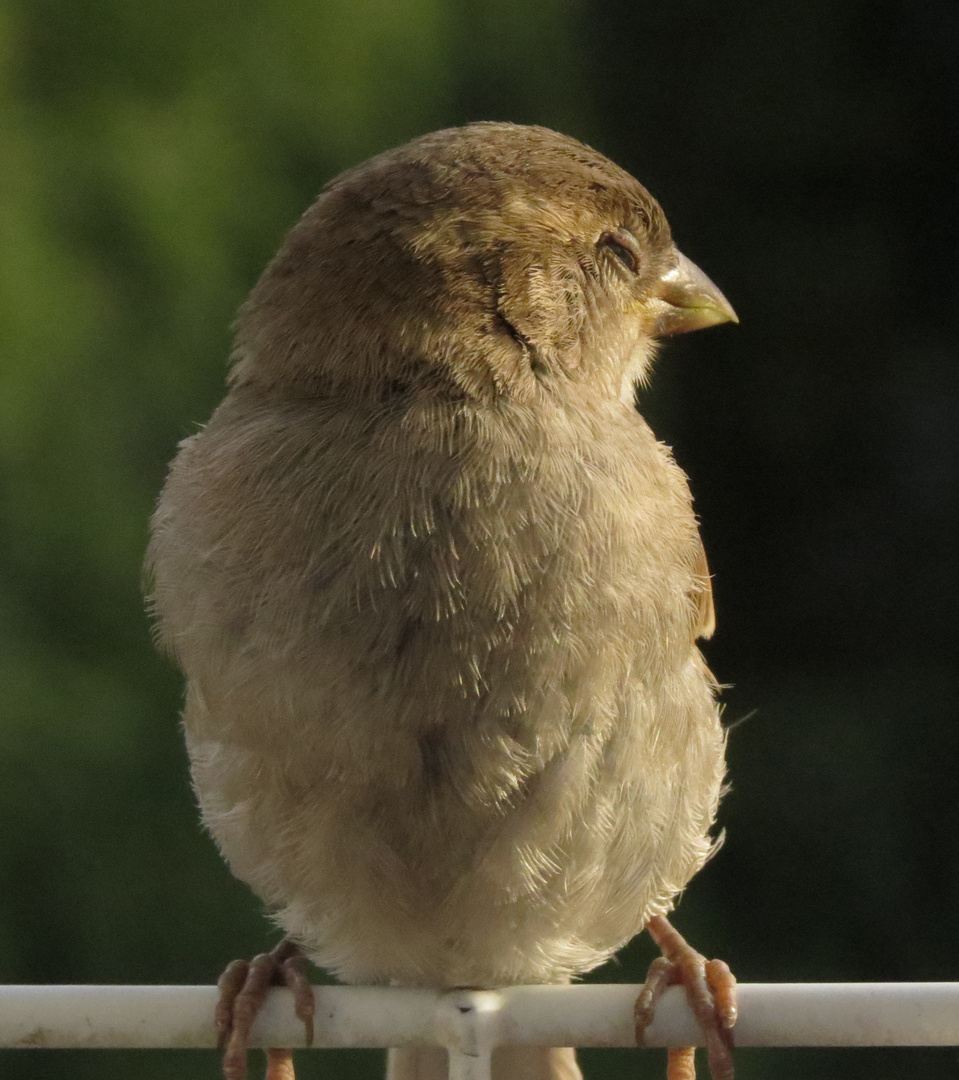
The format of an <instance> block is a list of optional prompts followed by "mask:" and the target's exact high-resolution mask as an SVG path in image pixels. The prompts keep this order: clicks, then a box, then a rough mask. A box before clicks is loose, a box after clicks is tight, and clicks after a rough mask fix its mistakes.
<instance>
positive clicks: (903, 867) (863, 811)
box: [0, 0, 959, 1080]
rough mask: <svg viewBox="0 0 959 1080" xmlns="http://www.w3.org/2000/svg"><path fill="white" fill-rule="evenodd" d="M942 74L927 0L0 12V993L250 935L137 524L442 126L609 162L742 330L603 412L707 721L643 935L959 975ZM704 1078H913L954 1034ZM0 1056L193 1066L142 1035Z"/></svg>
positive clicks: (847, 966)
mask: <svg viewBox="0 0 959 1080" xmlns="http://www.w3.org/2000/svg"><path fill="white" fill-rule="evenodd" d="M957 81H959V5H956V4H955V3H952V2H949V0H943V2H923V0H909V2H908V3H906V0H899V2H886V0H871V2H869V3H866V2H863V0H806V2H797V0H785V2H779V3H768V4H763V3H760V2H758V0H727V2H726V3H723V4H716V3H707V2H705V0H673V2H671V3H668V4H655V5H652V4H644V3H638V2H636V0H620V2H618V3H617V2H607V3H601V2H599V0H596V2H595V3H588V2H585V0H583V2H580V3H572V2H562V0H530V2H528V3H519V2H517V0H493V2H490V0H484V2H482V3H480V2H479V0H459V2H455V0H321V2H317V0H274V2H273V3H272V4H254V3H251V2H243V0H240V2H231V3H226V2H222V0H165V2H164V3H162V4H149V3H142V4H141V3H130V2H129V0H70V2H69V3H64V2H63V0H2V2H0V342H2V349H0V741H2V746H0V980H2V981H5V982H79V983H82V982H118V983H126V982H133V983H136V982H144V983H177V982H183V983H190V982H212V981H213V979H214V977H215V975H216V974H217V972H218V971H219V969H220V968H221V967H222V965H223V963H224V961H226V960H227V959H229V958H232V957H233V956H236V955H244V954H251V953H252V952H254V951H258V950H259V949H260V948H262V947H263V946H264V944H266V943H267V942H272V941H273V940H275V934H273V933H272V932H271V931H270V930H269V929H268V924H267V922H266V921H265V919H264V918H263V917H262V915H261V913H260V911H259V908H258V904H257V902H256V900H255V899H254V898H253V897H252V896H251V895H250V894H249V893H248V892H247V891H246V890H245V888H244V887H242V886H241V885H239V884H237V883H236V882H234V881H233V880H232V879H231V878H230V876H229V874H228V872H227V871H226V870H225V868H224V867H223V865H222V864H221V862H220V860H219V858H218V856H217V855H216V853H215V851H214V849H213V846H212V844H211V843H210V842H209V841H208V839H207V838H206V837H204V836H203V835H202V834H201V832H200V830H199V827H198V825H197V821H196V814H195V810H194V808H193V804H192V797H191V794H190V790H189V784H188V781H187V773H186V761H185V754H184V751H183V750H182V747H181V741H180V735H179V732H178V728H177V720H176V717H177V711H178V708H179V701H180V693H181V690H180V680H179V677H178V675H177V674H176V673H175V672H174V671H173V670H172V668H171V667H170V666H169V665H168V664H167V663H166V662H164V661H163V660H161V659H159V658H158V657H156V656H155V655H154V653H153V651H152V649H151V644H150V635H149V629H148V626H147V621H146V618H145V616H144V614H143V610H142V602H141V599H140V594H139V574H140V570H139V565H140V562H141V558H142V552H143V548H144V545H145V541H146V533H147V520H148V517H149V514H150V511H151V505H152V503H153V500H154V498H155V495H156V492H157V491H158V489H159V487H160V485H161V483H162V479H163V475H164V470H165V465H166V462H167V461H168V460H169V459H170V457H171V456H172V454H173V452H174V447H175V444H176V442H177V440H178V439H180V438H182V437H183V436H184V435H186V434H188V433H190V432H191V431H192V430H194V428H195V425H196V424H197V423H199V422H202V421H203V420H204V419H205V418H206V417H207V416H208V415H209V413H210V411H211V409H212V407H213V405H214V403H215V402H216V401H217V400H218V398H219V396H220V395H221V392H222V383H223V376H224V371H225V358H226V355H227V351H228V347H229V330H228V327H229V324H230V321H231V319H232V316H233V312H234V311H235V309H236V307H237V305H238V304H239V302H240V300H241V299H242V297H243V296H244V294H245V293H246V291H247V290H248V289H249V288H250V286H251V285H252V284H253V282H254V280H255V279H256V277H257V275H258V273H259V270H260V269H261V267H262V265H263V264H264V262H265V261H266V259H267V258H268V257H269V256H270V255H271V254H272V252H273V251H274V250H275V248H276V247H277V245H278V243H279V241H280V238H281V236H282V235H283V233H284V231H285V230H286V228H287V227H288V226H289V225H290V224H291V223H292V222H293V220H295V218H296V217H297V215H298V214H299V213H300V211H301V210H302V209H303V208H304V207H305V206H306V205H307V204H308V203H309V202H310V201H311V200H312V198H313V197H314V195H315V193H316V192H317V190H318V189H319V188H320V186H321V185H322V184H323V183H324V182H325V180H326V179H328V178H329V177H330V176H331V175H333V174H334V173H335V172H337V171H339V170H340V169H341V168H343V167H345V166H347V165H350V164H353V163H355V162H357V161H359V160H361V159H363V158H364V157H366V156H368V155H369V154H371V153H373V152H376V151H379V150H381V149H384V148H386V147H388V146H392V145H395V144H398V143H400V142H403V141H405V140H406V139H407V138H409V137H411V136H413V135H416V134H419V133H421V132H424V131H427V130H430V129H433V128H437V127H441V126H446V125H450V124H458V123H462V122H465V121H468V120H473V119H510V120H516V121H523V122H536V123H542V124H546V125H549V126H552V127H555V128H558V129H560V130H563V131H566V132H568V133H570V134H573V135H576V136H578V137H579V138H581V139H583V140H585V141H586V142H589V143H591V144H593V145H595V146H597V147H598V148H600V149H602V150H603V151H605V152H606V153H608V154H609V155H610V156H611V157H613V158H614V159H615V160H617V161H618V162H619V163H621V164H622V165H624V166H625V167H627V168H629V169H631V170H632V171H633V172H635V173H636V175H637V176H638V177H639V178H640V179H641V180H643V181H644V182H645V183H646V184H647V186H648V187H649V188H650V189H651V190H652V191H653V192H654V193H655V194H656V195H657V196H658V197H659V198H660V200H661V201H662V202H663V204H664V206H665V208H666V210H667V213H668V215H669V217H670V220H671V222H672V225H673V230H674V233H675V235H676V237H677V240H678V242H679V244H680V246H681V247H682V249H683V250H684V251H685V252H686V254H687V255H689V256H690V257H691V258H693V259H694V260H695V261H696V262H698V263H699V264H700V265H701V266H703V267H704V268H705V269H706V270H707V272H708V273H709V274H710V275H711V276H712V277H713V278H714V279H715V280H716V281H717V282H719V283H720V285H721V286H722V288H723V290H724V291H725V292H726V294H727V295H728V296H729V298H730V299H731V300H732V302H733V303H734V305H735V307H736V308H737V310H738V312H739V315H740V317H741V320H742V323H741V325H740V326H739V327H724V328H722V329H718V330H714V331H710V332H708V333H705V334H696V335H692V336H690V337H689V338H685V339H681V340H676V341H674V342H671V343H670V344H669V346H668V348H667V349H666V350H665V353H664V355H663V356H662V358H661V360H660V362H659V365H658V369H657V372H656V376H655V378H654V381H653V385H652V388H651V389H650V390H649V391H648V392H646V394H645V399H644V402H643V410H644V412H645V413H646V415H647V416H648V417H649V418H650V419H651V421H652V422H653V424H654V427H655V428H656V430H657V431H658V432H659V433H660V436H661V437H662V438H663V439H665V441H667V442H668V443H670V444H671V445H672V446H673V447H674V448H675V451H676V454H677V457H678V459H679V461H680V463H681V464H682V465H683V466H684V468H686V470H687V471H688V472H689V474H690V476H691V478H692V486H693V490H694V492H695V494H696V498H697V507H698V510H699V512H700V515H701V517H702V521H703V533H704V536H705V540H706V545H707V549H708V551H709V554H710V559H711V563H712V568H713V571H714V573H715V589H716V597H717V605H718V614H719V631H718V634H717V636H716V638H715V640H714V641H713V642H712V643H710V645H709V647H708V655H709V659H710V662H711V664H712V666H713V667H714V669H715V670H716V672H717V674H718V675H719V677H720V678H721V679H722V680H723V681H724V682H728V683H729V684H730V689H729V690H728V691H727V693H726V695H725V700H726V702H727V705H726V718H727V720H728V721H729V722H730V723H731V724H735V725H736V726H735V728H734V730H733V732H732V734H731V737H730V753H729V758H730V769H731V777H732V783H733V789H732V792H731V794H730V795H729V796H728V798H727V799H726V801H725V803H724V806H723V809H722V815H721V821H722V825H723V826H724V827H725V828H726V829H727V833H728V836H727V843H726V846H725V848H724V849H723V851H722V852H721V854H720V855H719V856H718V857H717V858H716V860H715V861H714V862H713V863H712V864H710V866H709V867H708V868H707V869H706V870H705V871H704V872H703V873H702V874H701V875H700V876H699V878H698V879H697V880H696V881H695V882H694V883H693V884H692V885H691V887H690V888H689V890H688V892H687V895H686V896H685V898H684V899H683V902H682V904H681V906H680V908H679V910H678V913H677V917H676V921H677V924H678V925H679V926H680V928H681V929H683V930H684V931H686V932H687V933H688V935H689V936H690V937H691V938H692V939H693V940H694V941H695V942H696V943H697V944H698V945H699V946H700V947H701V948H703V949H704V950H706V951H708V952H709V953H712V954H715V955H720V956H722V957H724V958H726V959H727V960H728V961H729V962H730V963H731V964H732V966H733V968H734V969H735V970H736V971H737V973H738V974H739V976H740V978H741V979H743V980H747V981H761V982H776V981H790V980H797V981H798V980H803V981H826V980H840V981H843V980H922V979H943V980H949V979H959V918H957V915H956V902H957V886H959V859H957V850H956V848H957V841H956V835H957V832H956V830H957V809H959V781H957V758H959V753H957V752H959V727H957V723H956V721H957V712H959V705H957V679H956V677H957V661H956V656H957V649H956V641H955V637H956V635H955V632H954V627H955V620H956V611H957V608H959V604H957V600H959V597H957V589H959V565H957V550H959V546H957V529H956V524H957V521H956V518H957V494H959V492H957V487H959V484H957V475H959V421H957V412H959V373H957V356H956V352H957V346H956V343H957V341H959V327H957V325H956V324H957V312H959V303H957V301H959V288H957V284H959V280H957V279H959V274H957V263H956V253H957V250H959V247H957V241H959V236H957V232H959V230H957V220H956V219H957V206H959V199H957V190H956V179H955V168H954V160H955V154H956V147H955V143H954V141H953V140H952V138H951V128H952V125H953V124H954V123H955V118H956V112H957V104H959V101H957V98H959V94H957ZM651 955H652V949H651V948H650V946H649V945H648V943H646V942H644V941H637V942H636V943H634V945H632V946H631V947H630V948H628V949H627V950H625V952H624V954H623V956H622V958H621V961H620V962H619V963H618V964H614V965H610V966H608V967H607V968H606V969H604V970H603V971H601V972H599V973H597V977H599V978H601V979H617V980H619V979H625V980H633V981H638V980H640V979H641V978H642V974H643V970H644V967H645V964H646V963H647V961H648V959H649V958H650V956H651ZM585 1056H586V1061H587V1069H588V1072H589V1075H590V1077H591V1078H593V1080H598V1078H599V1077H604V1078H605V1077H609V1078H615V1077H620V1076H622V1077H626V1076H635V1075H640V1074H641V1075H649V1076H660V1075H662V1061H661V1060H660V1055H658V1054H657V1055H653V1054H648V1055H644V1056H643V1059H642V1060H641V1061H640V1062H638V1063H637V1062H636V1060H635V1055H631V1054H628V1053H626V1052H605V1053H600V1052H593V1053H592V1054H588V1055H585ZM738 1062H739V1066H740V1072H739V1075H740V1076H741V1077H742V1078H744V1080H749V1078H751V1077H756V1078H759V1077H771V1076H776V1077H777V1078H778V1080H789V1078H792V1077H796V1078H798V1077H804V1078H805V1077H807V1076H808V1075H810V1074H812V1075H816V1076H834V1077H843V1078H845V1077H863V1078H865V1077H869V1078H870V1080H878V1078H885V1077H889V1078H892V1077H899V1076H900V1075H902V1074H903V1073H904V1072H909V1073H911V1074H914V1075H921V1076H923V1077H930V1078H935V1077H947V1076H948V1077H954V1076H955V1075H956V1071H957V1065H959V1053H957V1052H956V1051H953V1050H908V1051H907V1050H876V1051H854V1050H848V1051H808V1050H807V1051H786V1050H781V1051H765V1052H764V1051H749V1050H744V1051H741V1052H740V1053H739V1054H738ZM0 1069H2V1071H3V1073H4V1076H5V1077H11V1078H17V1080H19V1078H31V1080H32V1078H53V1077H60V1076H66V1075H69V1076H71V1077H73V1078H75V1080H85V1078H92V1077H94V1076H96V1077H114V1076H116V1077H121V1076H123V1077H126V1076H128V1075H131V1074H132V1075H136V1076H138V1077H144V1078H162V1077H171V1078H172V1077H174V1076H176V1077H178V1078H188V1080H192V1078H197V1080H199V1078H206V1080H214V1078H215V1077H216V1076H217V1063H216V1061H215V1059H214V1057H213V1055H212V1054H209V1053H206V1054H204V1053H200V1052H195V1053H187V1052H182V1051H181V1052H173V1051H171V1052H167V1053H161V1052H157V1053H98V1052H83V1053H79V1052H78V1053H73V1054H67V1053H52V1052H46V1053H44V1052H30V1051H22V1052H6V1053H4V1054H3V1055H0ZM301 1070H302V1075H303V1077H311V1076H315V1077H321V1076H342V1077H351V1078H355V1080H360V1078H361V1077H365V1078H370V1077H374V1076H377V1075H379V1063H378V1058H377V1055H375V1054H372V1053H362V1054H361V1053H341V1054H337V1055H333V1056H331V1055H326V1054H319V1053H317V1054H310V1055H306V1054H304V1055H302V1061H301Z"/></svg>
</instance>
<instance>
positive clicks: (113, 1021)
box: [0, 983, 959, 1080]
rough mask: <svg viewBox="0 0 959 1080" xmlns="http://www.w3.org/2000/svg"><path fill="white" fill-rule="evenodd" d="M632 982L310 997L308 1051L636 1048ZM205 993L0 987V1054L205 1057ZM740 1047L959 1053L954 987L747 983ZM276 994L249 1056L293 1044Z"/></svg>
mask: <svg viewBox="0 0 959 1080" xmlns="http://www.w3.org/2000/svg"><path fill="white" fill-rule="evenodd" d="M639 990H640V987H639V986H638V985H623V984H620V985H593V986H513V987H508V988H505V989H501V990H477V991H460V990H457V991H434V990H406V989H393V988H385V987H364V986H318V987H316V988H315V991H314V995H315V998H316V1022H315V1038H314V1043H313V1045H314V1047H317V1048H323V1047H388V1046H412V1045H423V1044H431V1045H441V1046H445V1047H447V1049H448V1050H449V1051H450V1076H451V1078H452V1080H487V1078H488V1077H489V1055H490V1053H491V1051H492V1049H493V1048H494V1047H496V1046H500V1045H504V1044H516V1043H526V1044H529V1045H533V1046H635V1045H636V1044H635V1034H634V1028H633V1002H634V1001H635V999H636V995H637V994H638V993H639ZM216 998H217V990H216V987H213V986H0V1047H4V1048H23V1049H26V1048H40V1049H53V1048H58V1049H65V1048H101V1049H102V1048H115V1049H120V1048H171V1047H176V1048H179V1049H184V1048H190V1047H195V1048H204V1047H213V1046H214V1045H215V1043H216V1038H215V1034H214V1031H213V1024H212V1016H213V1007H214V1004H215V1002H216ZM701 1042H702V1037H701V1034H700V1031H699V1028H698V1026H697V1025H696V1022H695V1020H694V1018H693V1015H692V1013H691V1012H690V1010H689V1007H688V1006H687V1004H686V999H685V996H684V993H683V991H682V989H681V988H680V987H671V988H670V989H669V990H667V991H666V993H665V994H664V995H663V997H662V999H661V1000H660V1002H659V1003H658V1005H657V1008H656V1016H655V1019H654V1021H653V1023H652V1024H651V1025H650V1026H649V1028H648V1029H647V1033H646V1040H645V1045H646V1046H651V1047H663V1046H691V1045H697V1044H701ZM735 1043H736V1045H737V1046H740V1047H742V1046H767V1047H768V1046H959V983H741V984H740V986H739V1022H738V1024H737V1025H736V1028H735ZM303 1044H304V1031H303V1025H302V1024H301V1023H300V1021H298V1020H297V1019H296V1016H295V1015H294V1013H293V996H292V994H291V992H290V991H289V990H285V989H276V990H273V991H271V992H270V994H269V997H268V1000H267V1002H266V1004H265V1006H264V1008H263V1010H262V1012H261V1014H260V1016H259V1017H258V1019H257V1021H256V1024H255V1025H254V1028H253V1033H252V1040H251V1045H252V1046H257V1047H267V1046H284V1047H294V1048H296V1047H301V1046H303Z"/></svg>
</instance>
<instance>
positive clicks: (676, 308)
mask: <svg viewBox="0 0 959 1080" xmlns="http://www.w3.org/2000/svg"><path fill="white" fill-rule="evenodd" d="M654 305H655V306H654V310H655V312H656V322H655V324H654V327H653V337H666V336H667V335H668V334H685V333H686V332H687V331H688V330H704V329H705V328H706V327H707V326H716V325H718V324H719V323H724V322H734V323H738V322H739V319H738V318H737V317H736V312H735V311H733V308H732V304H730V302H729V301H728V300H727V299H726V297H725V296H723V294H722V293H721V292H720V291H719V289H718V288H717V287H716V286H715V285H714V284H713V283H712V282H711V281H710V280H709V278H708V277H706V275H705V274H704V273H703V272H702V270H700V269H699V267H698V266H697V265H696V264H695V263H694V262H691V261H690V260H689V259H687V258H686V256H685V255H683V254H682V252H680V251H677V252H676V254H675V258H674V261H673V263H672V265H671V266H670V268H669V269H668V270H667V271H666V273H665V274H663V276H662V277H661V278H660V279H659V289H658V290H657V292H656V300H655V301H654Z"/></svg>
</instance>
